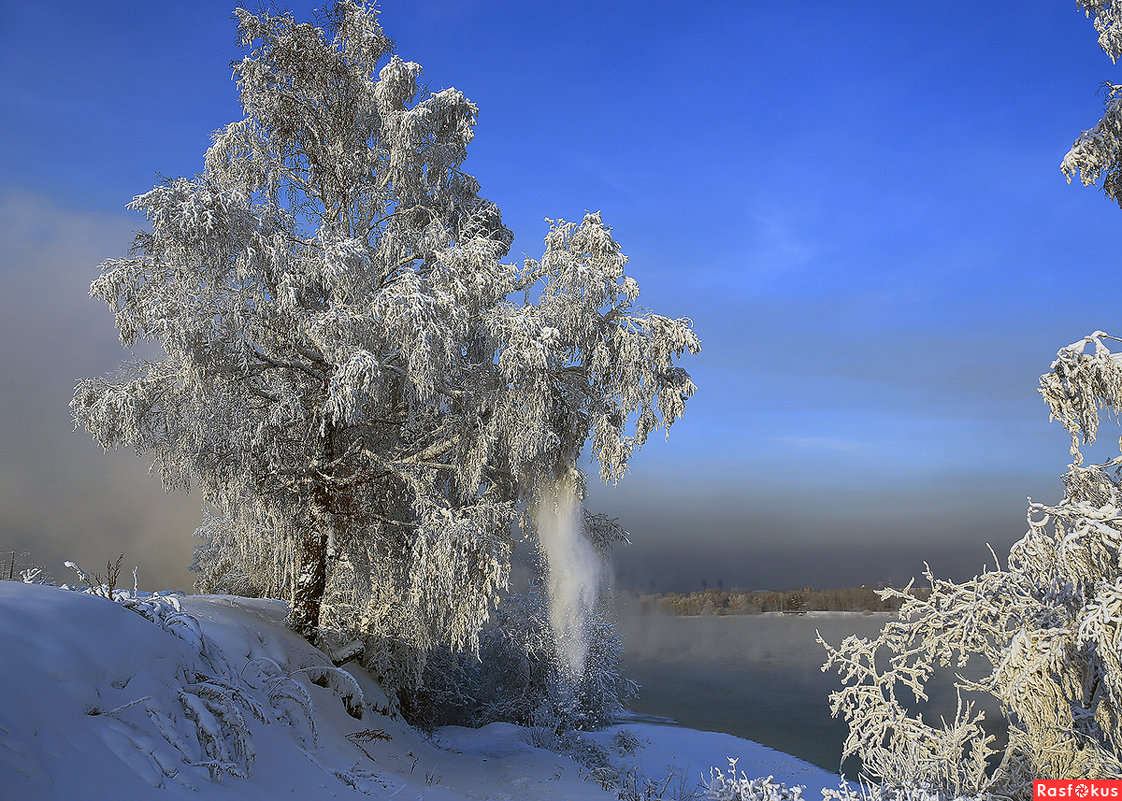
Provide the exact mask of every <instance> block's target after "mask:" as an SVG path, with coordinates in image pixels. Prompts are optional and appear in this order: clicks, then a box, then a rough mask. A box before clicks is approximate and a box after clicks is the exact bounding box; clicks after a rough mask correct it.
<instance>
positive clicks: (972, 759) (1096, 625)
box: [819, 0, 1122, 798]
mask: <svg viewBox="0 0 1122 801" xmlns="http://www.w3.org/2000/svg"><path fill="white" fill-rule="evenodd" d="M1080 6H1082V8H1083V9H1084V10H1085V11H1086V12H1087V14H1088V16H1091V17H1093V19H1094V24H1095V28H1096V30H1098V32H1099V44H1100V45H1101V46H1102V48H1103V50H1104V51H1106V53H1107V55H1109V56H1110V57H1111V59H1112V60H1115V61H1117V59H1118V57H1119V56H1120V55H1122V7H1119V6H1118V5H1117V4H1116V3H1114V2H1112V0H1104V1H1101V2H1100V1H1099V0H1081V2H1080ZM1106 88H1107V100H1106V109H1105V113H1104V115H1103V117H1102V119H1101V120H1100V121H1099V123H1098V124H1096V125H1095V126H1094V127H1093V128H1092V129H1091V130H1089V131H1084V132H1083V133H1082V134H1081V135H1080V136H1079V138H1078V139H1076V141H1075V144H1074V145H1073V146H1072V148H1071V151H1070V152H1069V153H1068V154H1067V155H1066V156H1065V158H1064V160H1063V164H1062V167H1061V169H1062V170H1063V172H1064V174H1065V175H1066V176H1067V178H1068V181H1069V182H1070V180H1071V178H1072V177H1073V176H1074V175H1075V174H1076V173H1077V172H1078V173H1080V176H1081V179H1082V181H1083V183H1084V184H1085V185H1088V186H1090V185H1093V184H1095V183H1096V182H1098V181H1099V180H1100V179H1102V189H1103V191H1104V192H1105V193H1106V194H1107V196H1108V197H1110V198H1111V199H1112V200H1113V201H1115V202H1116V203H1118V204H1119V205H1122V86H1118V85H1112V84H1107V86H1106ZM1108 340H1114V341H1119V340H1117V339H1116V338H1114V337H1110V336H1107V335H1106V334H1104V333H1103V332H1101V331H1096V332H1095V333H1093V334H1091V335H1090V336H1088V337H1085V338H1084V339H1082V340H1080V341H1079V342H1076V343H1074V344H1072V345H1069V346H1067V347H1066V348H1063V349H1062V350H1060V352H1059V353H1058V355H1057V357H1056V360H1055V361H1054V362H1053V363H1052V366H1051V370H1050V371H1049V372H1048V373H1047V374H1045V375H1044V376H1042V377H1041V379H1040V392H1041V394H1042V395H1043V397H1044V400H1045V401H1046V402H1047V403H1048V406H1049V409H1050V410H1051V414H1052V417H1053V419H1057V420H1059V421H1060V422H1061V423H1062V424H1063V425H1064V427H1065V428H1066V429H1067V430H1068V432H1069V433H1070V434H1071V454H1072V462H1073V463H1072V465H1071V466H1070V467H1069V469H1068V472H1067V474H1066V475H1065V476H1064V479H1063V480H1064V485H1065V488H1066V492H1065V496H1064V498H1063V500H1061V501H1060V502H1059V503H1058V504H1057V505H1055V506H1046V505H1044V504H1040V503H1031V501H1030V505H1029V511H1028V526H1029V530H1028V533H1026V534H1025V536H1024V537H1023V538H1022V539H1021V540H1020V541H1018V542H1017V543H1015V544H1014V545H1013V547H1012V549H1011V550H1010V552H1009V558H1008V562H1007V567H1006V568H1005V569H1001V568H1000V565H997V566H995V568H994V569H992V570H984V571H983V572H982V573H981V574H980V575H978V576H976V577H974V578H973V579H971V580H970V581H967V582H964V583H961V584H958V583H954V582H950V581H943V580H940V579H936V578H934V577H933V576H932V574H931V572H930V570H928V572H927V574H926V575H927V578H928V580H929V581H930V582H931V586H932V591H931V595H930V597H928V598H926V599H924V598H918V597H915V596H913V595H912V594H910V593H908V592H907V590H905V591H903V592H900V591H895V590H886V591H885V592H884V595H885V596H886V597H899V598H900V599H901V600H902V601H903V606H902V607H901V610H900V619H899V621H894V622H891V623H889V624H888V625H887V626H885V628H884V630H883V631H882V632H881V634H880V636H879V637H877V638H876V639H873V640H866V639H863V638H858V637H849V638H847V639H846V640H845V641H844V642H842V644H841V645H840V646H839V647H838V648H834V647H831V646H830V645H828V644H826V643H825V642H823V645H825V646H826V650H827V652H828V657H829V658H828V661H827V663H826V665H825V666H824V667H823V669H826V668H828V667H830V666H834V667H836V668H837V670H838V671H839V672H840V674H841V677H842V679H843V681H844V682H845V683H846V684H847V685H848V686H846V687H844V688H843V689H842V690H840V691H838V692H836V693H833V694H832V695H831V697H830V699H831V707H832V711H833V713H834V714H835V715H838V714H841V715H844V716H845V718H846V720H847V722H848V723H849V727H850V731H849V736H848V738H847V739H846V742H845V746H844V755H846V756H848V755H850V754H858V755H859V756H860V757H861V760H862V763H863V766H864V769H865V770H866V771H867V772H868V773H870V774H872V775H873V776H875V777H878V778H879V779H881V780H882V781H883V782H885V783H886V784H887V785H889V786H891V787H895V788H914V787H921V788H924V789H931V790H936V791H938V792H940V793H943V794H947V795H956V796H957V795H964V794H978V793H998V794H1002V795H1010V796H1015V797H1021V798H1028V797H1031V794H1032V780H1033V779H1086V778H1122V456H1118V457H1115V458H1113V459H1111V460H1110V461H1108V462H1106V463H1105V464H1101V465H1089V466H1086V465H1084V464H1083V455H1082V452H1081V446H1082V445H1083V444H1087V443H1092V442H1094V441H1095V437H1096V435H1097V433H1098V428H1099V423H1100V413H1101V412H1104V411H1105V412H1109V413H1110V414H1112V415H1113V416H1114V417H1115V419H1117V418H1118V415H1119V413H1120V412H1122V354H1115V353H1111V351H1110V348H1109V347H1108V345H1107V341H1108ZM1119 446H1120V447H1122V440H1120V441H1119ZM994 559H995V562H996V560H997V557H996V555H995V556H994ZM819 641H820V642H822V640H821V638H820V639H819ZM971 660H974V661H975V662H980V663H981V664H982V667H983V669H984V670H983V672H984V673H985V676H984V678H982V679H980V680H978V681H967V680H966V679H964V678H962V677H961V676H959V677H958V679H957V681H956V684H957V687H958V689H959V692H960V696H959V698H960V703H959V708H958V710H957V713H956V715H955V716H954V718H953V719H952V720H950V721H945V720H944V721H942V723H941V725H939V726H932V725H930V724H929V723H928V722H925V721H924V720H923V719H922V717H921V716H919V715H917V714H914V713H910V712H909V711H908V709H907V700H908V699H909V697H912V698H920V699H924V698H925V697H926V696H925V687H926V684H927V681H928V679H930V677H931V675H932V674H933V672H934V671H935V670H936V668H937V667H939V666H942V667H944V668H946V667H948V666H952V665H953V666H955V667H958V668H961V667H963V666H965V665H966V663H967V662H969V661H971ZM971 691H974V692H980V693H984V694H988V695H991V696H993V697H994V698H996V700H997V702H998V704H999V706H1000V709H1001V711H1002V713H1003V716H1004V718H1005V723H1006V724H1007V728H1008V733H1009V738H1008V744H1007V745H1006V746H1005V748H1004V749H1003V750H1001V751H998V750H997V749H995V747H994V738H993V736H992V735H988V734H987V733H986V731H985V729H984V728H983V726H982V723H983V716H982V714H981V713H979V712H976V711H974V708H973V707H972V705H971V704H970V703H969V702H966V701H964V700H963V696H962V695H961V693H963V692H971Z"/></svg>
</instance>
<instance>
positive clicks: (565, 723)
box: [406, 586, 638, 737]
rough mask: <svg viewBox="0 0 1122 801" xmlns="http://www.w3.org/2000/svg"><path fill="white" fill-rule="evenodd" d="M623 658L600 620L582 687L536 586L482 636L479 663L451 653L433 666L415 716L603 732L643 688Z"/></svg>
mask: <svg viewBox="0 0 1122 801" xmlns="http://www.w3.org/2000/svg"><path fill="white" fill-rule="evenodd" d="M622 659H623V647H622V644H621V642H620V639H619V635H618V633H617V632H616V630H615V627H614V626H613V625H612V623H611V622H610V621H608V620H607V619H606V618H604V617H603V616H602V614H600V613H594V615H593V618H592V620H591V621H590V622H589V643H588V655H587V658H586V660H585V666H584V670H583V673H582V675H581V676H580V677H579V679H578V680H577V681H575V682H574V681H573V680H572V677H571V674H570V672H569V669H568V664H567V663H566V662H565V661H563V657H561V655H560V654H559V653H558V649H557V645H556V641H555V638H554V635H553V631H552V628H551V627H550V623H549V611H548V604H547V602H546V600H545V598H544V596H543V593H542V591H541V589H540V588H539V587H537V586H532V587H531V588H530V590H529V591H528V592H527V593H525V594H512V595H510V596H508V597H507V598H506V599H504V601H503V603H502V604H500V606H499V607H498V609H497V610H496V616H495V621H494V625H492V626H491V627H489V628H487V629H485V630H484V631H483V632H482V633H481V634H480V644H479V655H478V657H476V656H474V655H471V654H455V653H452V652H451V651H447V650H445V651H443V652H442V653H440V654H438V655H436V656H434V657H433V658H432V659H430V661H429V663H428V665H427V666H426V669H425V674H424V684H423V686H422V688H421V691H420V693H419V694H418V695H417V697H416V699H415V704H416V706H414V707H413V708H411V709H408V710H406V713H407V717H409V718H410V719H411V720H412V721H414V722H416V723H420V724H422V725H427V726H434V725H448V724H456V725H464V726H483V725H486V724H487V723H492V722H495V721H506V722H510V723H517V724H519V725H523V726H530V727H532V728H535V729H547V730H549V731H551V732H553V733H555V734H563V733H564V732H567V731H569V730H573V729H581V730H590V729H595V728H598V727H601V726H604V725H607V724H609V723H611V722H612V721H614V720H616V719H617V718H618V717H619V715H620V714H621V713H622V712H623V709H624V704H625V703H626V702H627V701H628V700H630V699H631V698H632V697H634V695H635V693H636V691H637V689H638V685H636V684H635V682H633V681H631V680H630V679H628V678H626V677H625V676H624V675H623V674H622V672H621V671H622V665H621V662H622ZM542 736H543V737H544V736H545V735H542Z"/></svg>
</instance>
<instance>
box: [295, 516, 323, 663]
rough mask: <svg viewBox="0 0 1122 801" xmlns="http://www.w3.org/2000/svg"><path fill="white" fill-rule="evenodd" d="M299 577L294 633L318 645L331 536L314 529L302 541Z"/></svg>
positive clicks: (296, 592) (316, 528)
mask: <svg viewBox="0 0 1122 801" xmlns="http://www.w3.org/2000/svg"><path fill="white" fill-rule="evenodd" d="M299 565H300V567H299V570H300V573H299V575H297V576H296V586H295V588H294V590H293V593H292V629H293V631H295V632H296V633H297V634H299V635H300V636H301V637H303V638H304V639H306V640H307V641H308V642H310V643H312V644H313V645H317V644H318V643H317V639H318V637H317V629H318V628H319V611H320V606H321V605H322V604H323V592H324V590H325V589H326V588H327V533H326V532H325V531H323V530H320V529H319V527H318V526H314V527H313V526H310V527H309V528H308V529H307V530H305V532H304V534H303V536H302V537H301V539H300V562H299Z"/></svg>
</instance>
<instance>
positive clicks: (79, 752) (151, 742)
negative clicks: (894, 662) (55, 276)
mask: <svg viewBox="0 0 1122 801" xmlns="http://www.w3.org/2000/svg"><path fill="white" fill-rule="evenodd" d="M133 601H134V605H136V602H141V605H142V606H143V609H141V611H143V612H144V613H145V614H143V615H142V614H137V612H136V611H134V610H132V609H130V608H128V607H127V606H126V605H123V604H121V603H115V602H113V601H110V600H108V599H106V598H103V597H98V596H94V595H90V594H86V593H80V592H73V591H69V590H65V589H60V588H56V587H48V586H40V585H32V584H23V583H19V582H12V581H0V645H2V651H0V654H2V655H0V688H2V689H0V797H2V798H3V799H5V801H7V800H8V799H11V801H34V800H35V799H74V798H106V799H113V801H130V799H137V801H151V799H166V800H167V801H180V799H183V800H184V801H186V799H192V800H194V801H197V800H198V799H201V798H205V799H219V800H220V799H239V800H240V799H246V800H247V801H255V800H256V799H261V801H265V800H266V799H268V800H269V801H276V799H284V798H293V799H307V800H308V801H314V800H315V799H328V798H340V799H349V798H356V799H357V798H395V799H431V801H461V800H462V799H510V801H539V800H541V801H544V800H545V799H568V800H569V801H584V800H585V799H615V798H617V796H618V790H616V789H609V788H608V787H607V786H606V785H605V784H604V782H605V781H606V782H612V781H614V782H615V783H616V784H617V785H618V784H619V783H620V782H628V781H630V782H632V783H633V784H634V785H635V786H638V787H640V788H642V787H643V786H644V782H646V781H652V782H655V783H656V784H657V786H659V787H662V786H663V784H664V783H665V782H666V781H667V780H668V778H669V782H670V783H669V790H667V791H666V795H665V796H664V797H665V798H677V797H679V796H682V797H685V793H683V792H682V791H683V790H685V791H688V790H689V789H693V788H696V787H697V786H698V785H699V783H700V780H701V778H702V776H708V774H709V769H710V767H713V766H716V767H722V768H724V767H727V765H728V761H727V757H730V756H732V757H738V758H739V760H740V761H739V763H738V766H737V767H738V770H743V771H744V772H745V773H747V774H748V775H749V776H754V775H760V776H767V775H773V776H774V777H775V779H776V780H778V781H781V782H785V783H787V784H788V785H792V784H802V785H806V787H807V792H806V797H808V798H815V797H818V796H819V790H820V789H822V788H836V787H837V786H838V776H837V775H835V774H831V773H829V772H827V771H824V770H822V769H821V768H818V767H815V766H813V765H810V764H808V763H806V762H802V761H801V760H799V759H796V758H795V757H792V756H789V755H787V754H783V753H780V752H777V751H773V750H771V749H769V748H766V747H764V746H761V745H757V744H755V743H751V742H748V741H747V740H742V739H739V738H737V737H733V736H731V735H727V734H719V733H713V732H700V731H694V730H691V729H684V728H681V727H677V726H669V725H661V724H656V723H625V724H620V725H616V726H612V727H609V728H607V729H605V730H603V731H600V732H595V733H593V734H589V735H587V738H588V742H590V743H594V744H595V745H598V746H599V747H600V748H602V749H603V752H604V753H606V754H607V756H608V759H609V761H610V767H608V768H607V769H603V768H602V769H601V770H600V771H598V772H593V771H592V770H591V769H590V768H589V767H587V766H585V765H582V764H579V763H578V762H576V761H574V760H573V759H571V758H569V757H567V756H562V755H560V754H557V753H554V752H552V751H548V750H545V749H543V748H537V747H535V746H533V745H531V744H530V743H531V742H532V741H535V739H536V738H534V737H533V736H532V733H531V732H528V731H527V730H525V729H522V728H519V727H517V726H513V725H509V724H492V725H490V726H486V727H484V728H481V729H464V728H459V727H446V728H443V729H440V730H438V731H437V732H436V733H435V735H433V736H431V737H425V736H424V735H423V734H421V733H419V732H417V731H415V730H413V729H411V728H410V727H409V726H408V725H406V724H405V722H404V721H402V720H401V719H400V718H399V717H397V716H396V715H393V714H392V713H390V712H389V708H388V707H389V705H388V703H387V700H386V697H385V695H384V694H383V693H382V691H381V689H380V688H379V687H378V685H377V683H376V682H375V681H374V680H373V679H372V678H371V677H370V676H369V675H368V674H367V673H366V672H365V671H363V670H361V669H360V668H357V667H353V666H351V665H348V666H347V670H348V672H349V674H350V675H351V676H353V678H354V681H353V682H352V681H351V680H350V678H348V677H345V676H342V675H341V674H336V673H335V672H334V671H332V670H331V669H330V667H329V666H330V663H329V662H328V661H327V660H326V658H325V657H324V656H323V654H322V653H320V652H319V651H317V650H316V649H314V648H312V647H311V646H310V645H308V644H307V643H306V642H304V641H303V640H302V639H300V638H299V637H297V636H296V635H294V634H293V633H292V632H291V631H289V630H288V629H287V628H285V626H284V616H285V613H286V611H287V607H286V605H285V604H284V603H282V602H280V601H271V600H261V599H247V598H235V597H229V596H177V597H173V598H161V597H159V596H156V597H154V598H149V599H147V600H145V599H143V598H134V599H133ZM313 678H318V679H319V682H320V683H321V684H327V685H328V686H326V687H324V686H319V684H317V683H313V681H312V679H313ZM327 679H329V680H327ZM356 683H357V685H358V687H360V688H361V697H358V691H357V690H356V689H355V684H356ZM348 702H350V704H351V706H352V710H351V712H352V713H358V712H359V709H358V708H360V709H361V715H362V716H361V719H356V718H355V717H354V716H353V714H351V713H348V710H347V706H348ZM355 707H358V708H355ZM621 730H627V731H628V732H630V733H631V734H632V735H634V740H633V741H632V745H633V746H634V747H633V748H626V747H625V748H620V747H619V743H620V740H621V738H620V737H619V736H618V735H619V732H620V731H621ZM364 733H365V734H364ZM348 735H350V737H349V738H348ZM208 743H209V751H208V748H207V746H208ZM207 763H210V767H208V766H207ZM239 765H240V766H243V767H245V768H246V770H244V771H240V769H239ZM239 772H243V773H246V774H247V777H246V778H242V777H240V776H239V775H237V774H238V773H239ZM671 774H673V776H672V777H671ZM157 788H159V789H157ZM703 795H704V794H703V793H699V795H698V797H703Z"/></svg>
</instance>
